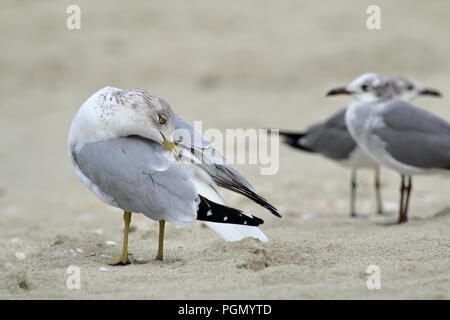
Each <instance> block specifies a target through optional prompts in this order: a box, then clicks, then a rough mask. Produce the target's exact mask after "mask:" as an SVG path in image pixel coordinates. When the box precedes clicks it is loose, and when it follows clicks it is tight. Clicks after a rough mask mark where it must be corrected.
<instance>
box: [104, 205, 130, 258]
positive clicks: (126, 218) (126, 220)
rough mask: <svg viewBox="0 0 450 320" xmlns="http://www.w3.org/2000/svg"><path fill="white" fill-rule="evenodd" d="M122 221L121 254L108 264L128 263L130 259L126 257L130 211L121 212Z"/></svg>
mask: <svg viewBox="0 0 450 320" xmlns="http://www.w3.org/2000/svg"><path fill="white" fill-rule="evenodd" d="M123 222H124V226H125V227H124V230H123V247H122V255H121V256H120V257H119V258H117V259H114V260H112V261H110V262H109V264H110V265H112V266H113V265H117V264H128V263H130V259H129V258H128V233H129V232H130V222H131V212H124V213H123Z"/></svg>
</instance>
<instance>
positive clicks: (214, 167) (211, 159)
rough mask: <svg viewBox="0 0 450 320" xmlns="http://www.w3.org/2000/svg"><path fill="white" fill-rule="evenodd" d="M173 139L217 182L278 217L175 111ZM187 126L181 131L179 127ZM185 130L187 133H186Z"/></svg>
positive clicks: (249, 185)
mask: <svg viewBox="0 0 450 320" xmlns="http://www.w3.org/2000/svg"><path fill="white" fill-rule="evenodd" d="M175 128H176V130H175V137H174V140H175V141H179V142H178V146H180V147H181V149H182V153H183V156H184V157H187V158H190V159H193V160H194V163H195V164H196V166H197V167H198V168H200V169H202V170H203V171H204V172H199V174H200V175H203V176H204V173H206V174H207V175H208V176H209V177H210V178H211V179H212V180H213V182H214V183H215V184H217V185H218V186H220V187H222V188H225V189H228V190H231V191H233V192H237V193H239V194H241V195H243V196H245V197H247V198H249V199H251V200H253V201H255V202H256V203H258V204H259V205H261V206H263V207H264V208H266V209H267V210H269V211H270V212H272V213H273V214H274V215H276V216H278V217H281V215H280V213H279V212H278V210H277V209H276V208H275V207H274V206H272V205H271V204H270V203H268V202H267V201H266V200H265V199H264V198H262V197H261V196H259V195H258V194H257V193H256V192H255V189H254V187H253V186H252V185H251V184H250V182H249V181H248V180H247V179H245V178H244V177H243V176H242V175H241V174H240V172H239V171H237V170H236V169H234V168H233V167H232V166H231V165H230V164H229V163H228V162H227V161H226V160H225V159H224V157H223V156H222V155H221V154H220V153H219V152H218V151H217V150H216V149H215V148H214V147H213V146H212V144H211V143H210V142H209V141H208V140H206V139H205V138H204V137H203V135H202V134H201V133H200V132H198V131H197V130H195V128H194V127H193V126H192V125H191V124H190V123H188V122H187V121H185V120H184V119H182V118H181V117H180V116H178V115H175ZM180 129H183V130H186V131H185V132H183V131H182V130H180ZM186 133H188V134H189V136H186V135H187V134H186Z"/></svg>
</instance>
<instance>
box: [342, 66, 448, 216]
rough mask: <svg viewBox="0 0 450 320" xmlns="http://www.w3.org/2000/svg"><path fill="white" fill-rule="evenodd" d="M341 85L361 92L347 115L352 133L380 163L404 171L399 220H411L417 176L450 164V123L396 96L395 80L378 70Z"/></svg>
mask: <svg viewBox="0 0 450 320" xmlns="http://www.w3.org/2000/svg"><path fill="white" fill-rule="evenodd" d="M339 91H340V93H341V94H350V95H352V96H354V97H358V99H357V100H356V101H354V102H353V103H351V104H350V106H349V107H348V109H347V113H346V117H345V120H346V124H347V127H348V130H349V132H350V134H351V135H352V137H353V138H354V139H355V140H356V141H357V143H358V145H359V146H360V147H361V148H363V149H364V150H365V151H366V152H367V153H368V154H369V155H370V156H371V157H372V158H373V159H374V160H376V161H377V162H378V163H379V164H381V165H383V166H386V167H388V168H391V169H393V170H395V171H397V172H399V173H400V175H401V194H400V212H399V219H398V223H402V222H406V221H407V220H408V218H407V214H408V205H409V198H410V194H411V190H412V176H413V175H416V174H431V173H448V171H449V169H450V123H448V122H447V121H445V120H443V119H441V118H439V117H437V116H435V115H433V114H432V113H430V112H428V111H426V110H423V109H419V108H416V107H413V106H412V105H410V104H408V103H406V102H404V101H401V100H399V99H396V97H395V90H394V88H393V86H392V85H391V84H390V82H389V81H387V80H386V79H384V78H383V77H381V76H379V75H377V74H372V73H369V74H364V75H362V76H360V77H358V78H356V79H355V80H353V81H352V82H351V83H350V84H349V85H348V86H346V87H344V88H341V89H339Z"/></svg>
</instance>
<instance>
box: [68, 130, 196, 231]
mask: <svg viewBox="0 0 450 320" xmlns="http://www.w3.org/2000/svg"><path fill="white" fill-rule="evenodd" d="M166 154H167V151H166V150H165V149H164V148H163V147H162V146H161V145H159V144H158V143H156V142H154V141H151V140H148V139H144V138H141V137H127V138H118V139H112V140H106V141H99V142H94V143H88V144H86V145H85V146H83V147H82V149H81V150H80V152H79V153H78V154H76V156H75V161H76V162H77V164H78V166H79V168H80V170H81V172H82V173H83V174H84V175H85V176H86V177H87V178H89V179H90V180H91V181H92V182H93V183H94V184H95V185H97V186H98V187H99V189H100V190H101V191H102V192H104V193H105V194H107V195H109V196H111V197H112V198H113V199H114V201H115V202H116V203H117V204H118V206H119V207H120V208H122V209H123V210H125V211H130V212H136V213H143V214H145V215H146V216H148V217H150V218H152V219H154V220H159V219H165V220H167V221H169V222H172V223H177V224H182V225H183V224H187V223H189V222H191V221H193V220H195V219H196V217H197V213H196V204H195V201H196V199H197V192H196V189H195V186H194V185H193V183H192V182H191V181H190V178H191V175H192V166H191V165H185V164H176V163H174V162H172V161H169V160H168V158H166Z"/></svg>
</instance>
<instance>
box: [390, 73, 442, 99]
mask: <svg viewBox="0 0 450 320" xmlns="http://www.w3.org/2000/svg"><path fill="white" fill-rule="evenodd" d="M388 81H389V82H390V83H391V84H392V87H393V88H394V91H395V94H396V97H397V98H398V99H401V100H403V101H411V100H413V99H414V98H416V97H417V96H419V95H424V96H431V97H442V95H441V93H440V92H439V91H437V90H435V89H431V88H424V87H423V86H421V85H420V84H419V83H417V82H416V81H415V80H414V79H411V78H407V77H405V76H401V75H396V76H392V77H390V78H388Z"/></svg>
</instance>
